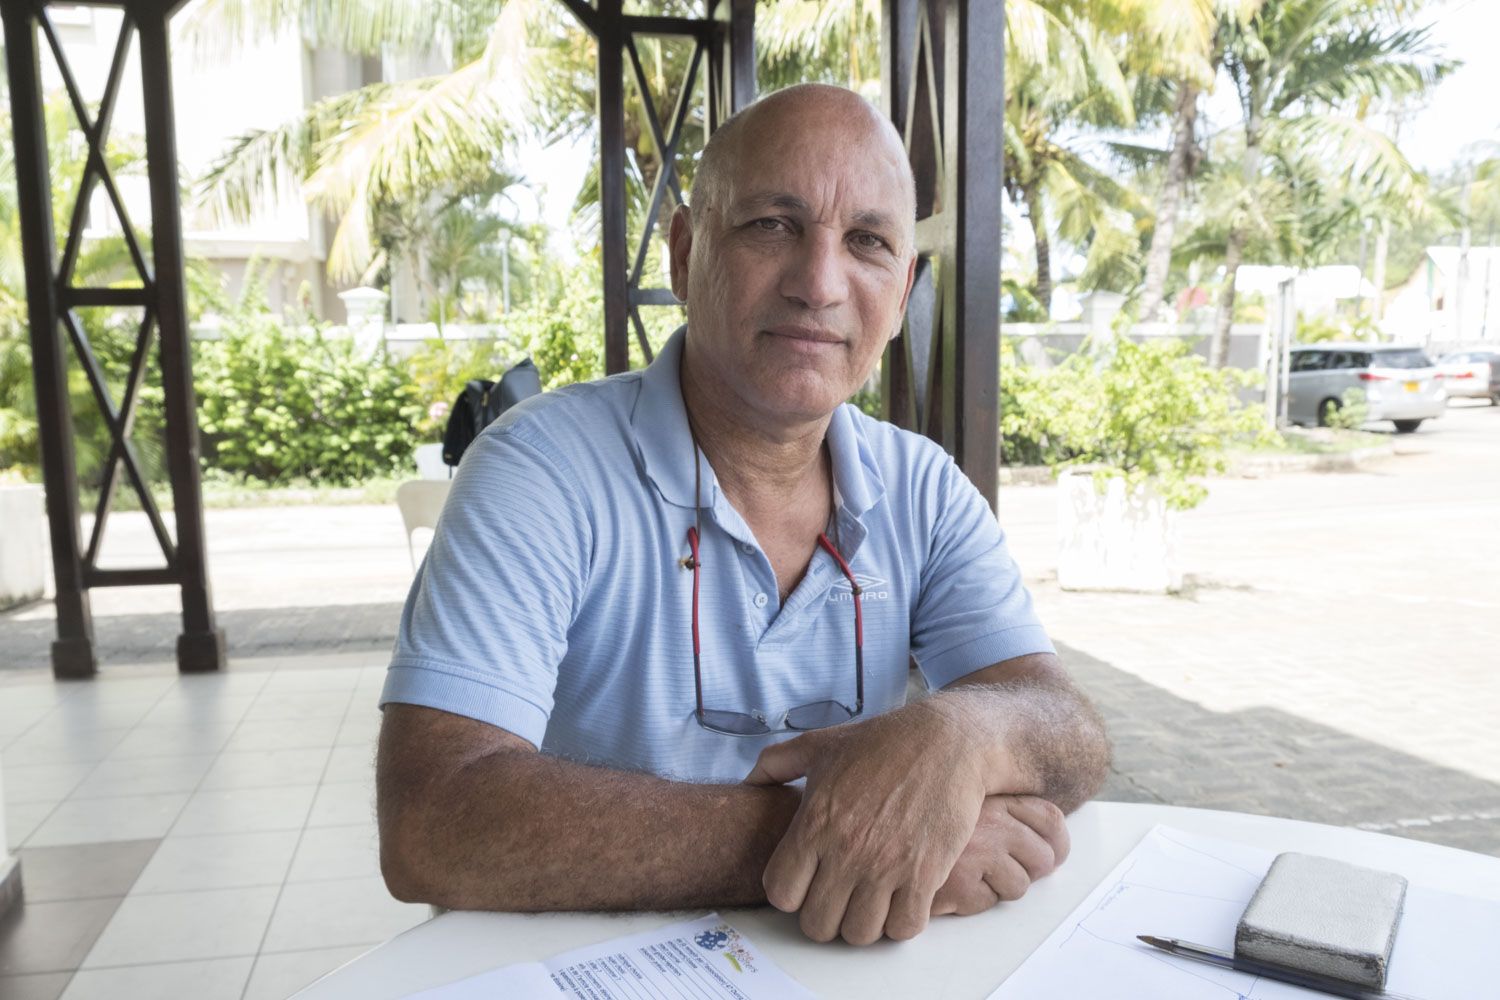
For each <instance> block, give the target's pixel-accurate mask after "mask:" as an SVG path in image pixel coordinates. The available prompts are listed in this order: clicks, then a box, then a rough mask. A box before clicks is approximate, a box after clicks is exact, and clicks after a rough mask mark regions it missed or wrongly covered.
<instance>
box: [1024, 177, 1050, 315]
mask: <svg viewBox="0 0 1500 1000" xmlns="http://www.w3.org/2000/svg"><path fill="white" fill-rule="evenodd" d="M1021 193H1022V194H1023V195H1024V196H1025V199H1026V215H1027V217H1028V218H1029V219H1030V220H1031V231H1032V233H1033V235H1034V236H1035V239H1036V300H1037V302H1038V303H1039V304H1040V305H1041V307H1042V309H1043V310H1044V311H1045V312H1046V313H1047V317H1048V318H1049V319H1050V318H1051V317H1052V243H1051V240H1050V239H1049V238H1048V236H1047V216H1046V214H1045V213H1044V212H1043V211H1042V192H1041V185H1040V184H1031V185H1028V186H1027V187H1024V188H1022V189H1021Z"/></svg>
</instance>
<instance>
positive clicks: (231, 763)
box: [198, 747, 329, 791]
mask: <svg viewBox="0 0 1500 1000" xmlns="http://www.w3.org/2000/svg"><path fill="white" fill-rule="evenodd" d="M328 753H329V752H328V751H327V750H326V749H324V748H322V747H312V748H304V749H295V750H249V751H245V752H243V753H222V754H220V755H219V759H218V760H216V761H214V765H213V767H211V768H209V770H208V774H206V775H204V778H203V784H201V785H200V786H198V787H199V789H200V790H203V791H209V790H214V789H225V788H274V787H276V786H278V785H316V784H317V783H318V782H319V781H321V780H322V779H323V777H324V770H323V769H324V765H325V764H326V763H327V762H328Z"/></svg>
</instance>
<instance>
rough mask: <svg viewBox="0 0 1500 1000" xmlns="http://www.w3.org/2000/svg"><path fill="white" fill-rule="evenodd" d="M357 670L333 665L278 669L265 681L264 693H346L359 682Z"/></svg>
mask: <svg viewBox="0 0 1500 1000" xmlns="http://www.w3.org/2000/svg"><path fill="white" fill-rule="evenodd" d="M359 673H360V672H359V670H358V669H350V668H348V667H334V668H331V669H328V670H319V669H308V670H278V671H276V672H275V673H274V674H272V675H271V679H270V680H268V681H266V686H265V688H264V689H263V690H264V692H265V694H266V695H268V696H269V695H273V694H300V693H303V692H309V691H322V692H329V691H341V692H343V693H344V694H348V693H349V692H350V691H352V690H353V689H354V686H355V685H356V684H358V683H359Z"/></svg>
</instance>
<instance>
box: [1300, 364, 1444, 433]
mask: <svg viewBox="0 0 1500 1000" xmlns="http://www.w3.org/2000/svg"><path fill="white" fill-rule="evenodd" d="M1287 380H1288V382H1289V384H1290V392H1289V394H1288V398H1287V416H1288V417H1289V418H1290V419H1291V421H1292V423H1295V424H1319V425H1323V424H1327V423H1329V422H1330V417H1331V415H1332V414H1333V413H1335V412H1337V411H1338V410H1339V409H1340V408H1342V407H1343V405H1344V399H1345V393H1347V392H1349V391H1351V390H1357V391H1359V392H1362V393H1363V394H1364V398H1365V405H1366V407H1367V412H1366V416H1365V419H1366V420H1367V421H1371V422H1373V421H1377V420H1389V421H1391V422H1393V423H1394V424H1395V425H1396V432H1397V433H1398V434H1410V433H1412V432H1413V431H1415V430H1416V429H1417V428H1418V427H1420V426H1421V425H1422V421H1424V420H1434V419H1436V418H1437V417H1440V416H1442V415H1443V411H1444V410H1445V409H1446V408H1447V405H1448V396H1447V393H1445V392H1444V391H1443V380H1442V379H1440V378H1438V372H1437V367H1436V366H1435V365H1434V364H1433V363H1432V359H1431V358H1429V357H1428V356H1427V355H1426V354H1425V353H1423V352H1422V350H1421V349H1420V348H1416V347H1400V346H1396V345H1375V344H1317V345H1313V346H1308V347H1294V348H1292V350H1291V369H1290V372H1289V374H1288V379H1287Z"/></svg>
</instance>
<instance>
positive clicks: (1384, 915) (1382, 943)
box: [1234, 853, 1406, 989]
mask: <svg viewBox="0 0 1500 1000" xmlns="http://www.w3.org/2000/svg"><path fill="white" fill-rule="evenodd" d="M1405 901H1406V879H1404V878H1402V877H1401V876H1400V875H1395V874H1392V873H1391V872H1382V871H1375V870H1373V869H1370V868H1361V867H1360V866H1358V865H1351V864H1349V863H1348V862H1345V861H1336V860H1334V859H1333V858H1320V857H1316V856H1314V855H1311V854H1292V853H1288V854H1280V855H1277V857H1276V860H1275V861H1273V862H1272V863H1271V870H1270V871H1268V872H1266V877H1265V880H1264V881H1262V882H1261V884H1260V888H1258V889H1256V890H1255V895H1254V896H1252V897H1251V899H1250V905H1249V906H1247V907H1246V908H1245V914H1244V916H1242V917H1241V918H1240V923H1239V927H1238V928H1237V930H1236V931H1235V937H1234V952H1235V955H1236V956H1237V957H1240V958H1249V959H1254V960H1255V961H1258V962H1266V963H1269V964H1272V965H1279V966H1282V967H1284V968H1289V969H1298V970H1301V971H1303V972H1311V973H1314V974H1316V975H1320V976H1329V977H1332V978H1334V979H1340V980H1343V981H1345V982H1349V983H1356V984H1358V985H1360V986H1368V987H1371V988H1373V989H1383V988H1384V987H1385V977H1386V969H1387V966H1388V964H1389V962H1390V957H1391V948H1392V947H1393V946H1394V945H1395V943H1396V927H1397V925H1398V924H1399V923H1400V921H1401V908H1402V905H1403V904H1404V903H1405Z"/></svg>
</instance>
